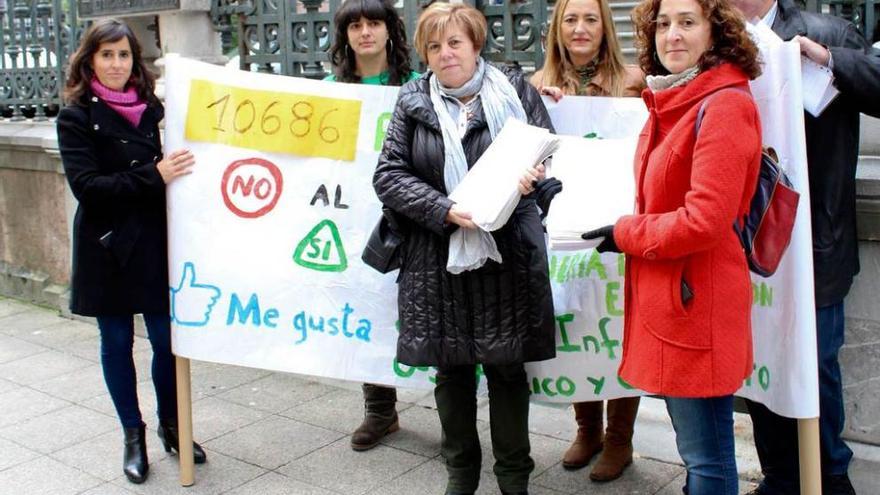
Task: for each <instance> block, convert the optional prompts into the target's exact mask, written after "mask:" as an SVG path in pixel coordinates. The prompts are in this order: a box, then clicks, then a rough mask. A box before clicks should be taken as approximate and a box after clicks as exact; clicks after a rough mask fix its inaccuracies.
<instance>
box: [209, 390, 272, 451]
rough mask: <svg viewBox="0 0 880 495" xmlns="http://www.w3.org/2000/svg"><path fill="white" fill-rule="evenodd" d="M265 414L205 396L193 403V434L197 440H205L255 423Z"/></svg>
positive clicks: (265, 414)
mask: <svg viewBox="0 0 880 495" xmlns="http://www.w3.org/2000/svg"><path fill="white" fill-rule="evenodd" d="M267 415H268V414H267V413H266V412H264V411H259V410H256V409H251V408H247V407H244V406H240V405H238V404H234V403H232V402H228V401H225V400H222V399H218V398H216V397H207V398H205V399H201V400H199V401H196V402H194V403H193V436H194V438H195V439H196V441H197V442H207V441H208V440H211V439H213V438H217V437H219V436H221V435H225V434H227V433H229V432H230V431H235V430H238V429H239V428H243V427H245V426H247V425H249V424H251V423H255V422H257V421H259V420H260V419H262V418H264V417H266V416H267Z"/></svg>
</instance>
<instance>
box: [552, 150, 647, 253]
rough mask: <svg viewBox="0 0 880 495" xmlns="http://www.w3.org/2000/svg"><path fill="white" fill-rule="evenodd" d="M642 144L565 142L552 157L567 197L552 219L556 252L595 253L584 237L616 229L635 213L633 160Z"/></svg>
mask: <svg viewBox="0 0 880 495" xmlns="http://www.w3.org/2000/svg"><path fill="white" fill-rule="evenodd" d="M637 141H638V138H636V137H628V138H620V139H584V138H577V137H569V136H566V137H564V138H563V139H562V143H561V145H560V147H559V150H558V151H557V152H556V154H555V155H553V176H554V177H556V178H557V179H559V180H560V181H562V192H561V193H559V194H558V195H557V196H556V197H555V198H554V199H553V204H552V207H551V208H550V213H549V214H548V216H547V233H548V234H549V235H550V247H551V249H560V250H573V249H586V248H591V247H595V246H596V245H597V244H598V243H599V241H600V240H601V239H593V240H589V241H585V240H583V239H581V234H583V233H584V232H587V231H590V230H594V229H597V228H599V227H603V226H605V225H611V224H613V223H615V222H616V221H617V219H618V218H620V217H621V216H622V215H627V214H630V213H632V211H633V198H634V197H635V185H634V184H633V171H632V170H633V169H632V163H633V155H634V154H635V149H636V143H637Z"/></svg>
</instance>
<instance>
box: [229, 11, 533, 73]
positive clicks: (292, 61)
mask: <svg viewBox="0 0 880 495" xmlns="http://www.w3.org/2000/svg"><path fill="white" fill-rule="evenodd" d="M341 3H342V1H341V0H329V1H326V0H324V1H322V0H213V8H212V16H213V18H214V22H215V26H216V28H217V29H218V30H219V31H220V32H221V33H222V35H223V36H222V39H223V41H224V43H225V44H226V47H230V45H231V43H232V41H233V39H235V36H233V33H237V38H238V53H239V66H240V67H241V68H242V69H244V70H251V69H256V70H258V71H262V72H276V73H281V74H287V75H293V76H305V77H310V78H321V77H324V76H325V75H326V74H327V69H328V68H329V66H328V65H326V63H327V62H328V60H329V55H328V53H327V51H328V49H329V48H330V46H331V45H332V43H333V40H334V37H335V33H334V30H333V26H332V23H333V13H334V12H336V10H337V9H338V8H339V5H340V4H341ZM430 3H431V1H430V0H416V1H405V2H404V1H399V2H398V11H399V12H400V15H401V18H402V19H403V21H404V24H405V25H406V31H407V33H408V34H409V36H410V38H412V34H413V33H414V32H415V25H416V21H417V19H418V16H419V14H420V13H421V11H422V9H423V8H424V7H425V6H427V5H428V4H430ZM464 3H467V4H470V5H473V6H475V7H477V8H478V9H480V10H481V11H482V12H483V14H484V15H485V16H486V20H487V22H488V25H489V33H488V39H487V42H486V47H485V49H484V50H483V55H484V56H485V57H486V58H487V59H489V60H492V61H495V62H501V63H507V64H513V65H527V66H540V65H542V64H543V60H544V53H543V50H542V49H541V34H542V28H543V27H544V26H545V24H546V21H547V14H548V2H547V0H509V1H504V2H497V1H480V0H471V1H465V2H464ZM410 56H411V58H412V62H413V67H419V66H420V65H421V63H420V60H419V59H418V56H417V55H416V53H415V51H414V50H413V51H412V52H411V54H410Z"/></svg>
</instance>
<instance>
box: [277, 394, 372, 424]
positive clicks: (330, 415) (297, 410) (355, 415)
mask: <svg viewBox="0 0 880 495" xmlns="http://www.w3.org/2000/svg"><path fill="white" fill-rule="evenodd" d="M279 414H281V415H282V416H287V417H289V418H293V419H296V420H298V421H302V422H305V423H309V424H311V425H315V426H320V427H322V428H329V429H331V430H336V431H338V432H342V433H348V434H351V432H353V431H354V430H355V428H357V427H358V425H360V424H361V421H362V420H363V419H364V398H363V395H362V394H361V393H360V392H354V391H351V390H334V391H333V392H330V393H329V394H326V395H322V396H320V397H318V398H316V399H314V400H310V401H309V402H306V403H305V404H301V405H299V406H296V407H292V408H290V409H288V410H286V411H282V412H280V413H279Z"/></svg>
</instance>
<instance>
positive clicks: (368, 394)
mask: <svg viewBox="0 0 880 495" xmlns="http://www.w3.org/2000/svg"><path fill="white" fill-rule="evenodd" d="M362 388H363V391H364V409H365V412H364V421H363V422H362V423H361V425H360V426H358V429H357V430H355V431H354V433H352V434H351V448H352V449H354V450H369V449H372V448H373V447H375V446H376V445H379V440H381V439H382V437H384V436H385V435H387V434H389V433H394V432H395V431H397V430H399V429H400V423H398V421H397V409H396V408H395V405H396V404H397V390H396V389H394V388H392V387H383V386H381V385H372V384H370V383H365V384H364V385H363V387H362Z"/></svg>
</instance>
